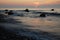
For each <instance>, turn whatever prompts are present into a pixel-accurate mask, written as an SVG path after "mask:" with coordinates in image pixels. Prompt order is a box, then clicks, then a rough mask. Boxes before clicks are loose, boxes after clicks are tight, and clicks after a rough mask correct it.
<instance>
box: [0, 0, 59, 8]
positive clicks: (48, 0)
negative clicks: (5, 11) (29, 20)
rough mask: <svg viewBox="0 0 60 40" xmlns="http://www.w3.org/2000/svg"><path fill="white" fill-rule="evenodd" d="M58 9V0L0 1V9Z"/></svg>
mask: <svg viewBox="0 0 60 40" xmlns="http://www.w3.org/2000/svg"><path fill="white" fill-rule="evenodd" d="M36 7H38V8H60V0H0V8H36Z"/></svg>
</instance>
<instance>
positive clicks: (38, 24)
mask: <svg viewBox="0 0 60 40" xmlns="http://www.w3.org/2000/svg"><path fill="white" fill-rule="evenodd" d="M56 10H57V9H56ZM36 11H45V12H46V11H47V10H30V12H24V11H23V10H15V9H14V10H13V12H14V13H15V14H14V16H16V17H12V18H14V19H18V20H17V21H22V23H23V24H24V25H29V26H31V27H27V28H29V29H30V28H31V29H39V30H43V31H48V32H56V33H58V34H60V31H59V30H60V16H54V15H48V16H46V17H39V15H40V14H37V13H36V14H35V12H36ZM57 11H59V10H57ZM47 12H50V11H49V10H48V11H47ZM21 14H23V15H24V16H23V17H20V16H17V15H21Z"/></svg>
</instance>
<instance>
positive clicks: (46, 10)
mask: <svg viewBox="0 0 60 40" xmlns="http://www.w3.org/2000/svg"><path fill="white" fill-rule="evenodd" d="M5 9H8V10H25V9H26V8H0V10H5ZM28 9H29V10H37V11H45V12H48V11H49V12H50V10H51V9H52V8H28ZM54 9H55V11H54V12H59V13H60V8H54Z"/></svg>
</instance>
